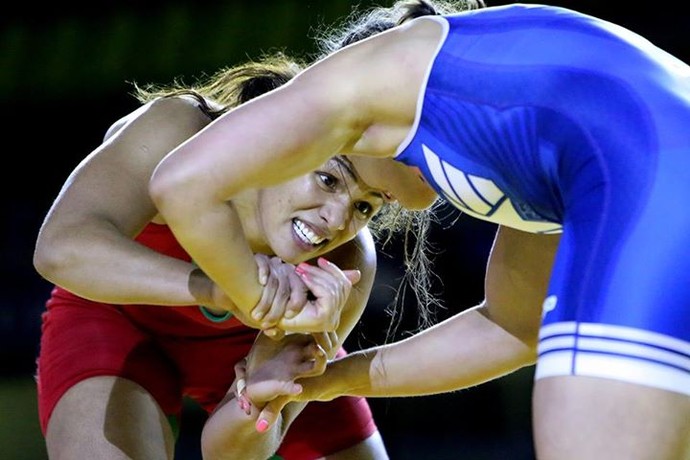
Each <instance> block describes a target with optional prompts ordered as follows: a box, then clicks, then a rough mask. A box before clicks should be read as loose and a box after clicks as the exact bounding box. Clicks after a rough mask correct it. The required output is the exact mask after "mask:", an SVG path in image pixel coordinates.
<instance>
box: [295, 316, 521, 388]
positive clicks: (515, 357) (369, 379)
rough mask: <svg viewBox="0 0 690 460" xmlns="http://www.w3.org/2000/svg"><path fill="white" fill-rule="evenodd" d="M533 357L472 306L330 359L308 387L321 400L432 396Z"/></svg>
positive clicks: (491, 376)
mask: <svg viewBox="0 0 690 460" xmlns="http://www.w3.org/2000/svg"><path fill="white" fill-rule="evenodd" d="M534 359H535V352H534V350H533V349H532V348H530V347H529V346H527V345H526V344H525V343H523V342H521V341H520V340H518V339H517V338H515V337H513V336H512V335H510V334H508V333H507V332H506V331H505V330H503V329H502V328H501V327H499V326H498V325H496V324H494V323H492V322H491V321H489V320H488V319H487V318H486V317H485V316H484V315H482V314H481V313H480V312H479V309H478V308H474V309H471V310H468V311H465V312H463V313H460V314H458V315H456V316H454V317H452V318H450V319H448V320H446V321H444V322H442V323H440V324H438V325H436V326H434V327H432V328H429V329H427V330H425V331H424V332H422V333H419V334H417V335H415V336H412V337H410V338H408V339H405V340H402V341H399V342H395V343H392V344H388V345H384V346H380V347H376V348H373V349H370V350H364V351H359V352H355V353H352V354H350V355H348V356H346V357H344V358H342V359H339V360H336V361H334V362H333V363H331V364H329V366H328V369H327V371H326V373H325V374H324V376H323V377H320V378H317V382H318V385H317V386H315V387H314V388H313V389H311V388H310V389H309V391H310V392H313V396H315V397H316V398H317V399H324V400H328V399H333V398H335V397H337V396H340V395H357V396H365V397H394V396H418V395H428V394H437V393H444V392H450V391H454V390H459V389H462V388H467V387H471V386H474V385H478V384H480V383H483V382H486V381H488V380H492V379H495V378H498V377H500V376H503V375H505V374H508V373H510V372H513V371H515V370H517V369H519V368H521V367H523V366H526V365H529V364H532V363H533V362H534ZM306 383H307V385H308V382H306ZM317 395H319V396H317Z"/></svg>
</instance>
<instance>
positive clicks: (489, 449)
mask: <svg viewBox="0 0 690 460" xmlns="http://www.w3.org/2000/svg"><path fill="white" fill-rule="evenodd" d="M487 3H488V5H490V6H494V5H500V4H505V3H512V2H506V1H491V0H488V2H487ZM551 3H552V4H556V5H559V6H566V7H571V8H577V9H580V10H581V11H583V12H586V13H590V14H594V15H596V16H600V17H603V18H604V19H608V20H612V21H614V22H617V23H619V24H621V25H624V26H627V27H630V28H632V29H633V30H636V31H638V32H640V33H642V34H643V35H645V36H647V37H648V38H649V39H651V40H652V41H653V42H655V43H657V44H658V45H660V46H662V47H663V48H665V49H666V50H668V51H670V52H671V53H673V54H675V55H676V56H678V57H679V58H681V59H683V60H685V61H689V60H690V41H688V40H687V36H688V33H689V32H690V20H689V19H688V16H687V15H686V14H685V13H682V12H681V6H680V4H673V5H672V4H670V3H669V4H659V5H656V6H655V5H653V4H650V3H640V2H635V3H632V2H631V3H628V2H618V1H616V2H610V1H609V2H601V1H593V0H583V1H565V0H562V1H555V2H551ZM374 4H382V5H389V4H390V2H386V1H383V0H381V1H380V2H372V1H362V2H361V3H359V5H360V6H363V7H366V6H371V5H374ZM354 6H355V4H354V3H353V2H349V1H343V0H322V1H319V0H259V1H240V0H228V1H225V2H220V1H214V0H195V1H191V0H169V1H166V2H164V1H160V0H144V1H136V2H135V1H133V0H119V1H112V0H102V1H100V2H94V3H92V4H86V5H84V4H83V2H71V1H63V2H51V3H48V4H44V5H40V6H39V5H38V4H36V3H32V2H29V3H23V2H18V3H13V4H8V5H5V6H4V7H3V11H2V14H1V15H0V101H1V103H2V112H3V117H2V119H3V128H4V129H3V133H4V136H5V139H6V140H7V141H8V142H7V143H6V146H5V159H6V160H7V163H6V168H5V171H6V173H7V174H6V175H5V179H4V180H3V190H4V195H5V201H4V202H5V204H4V205H3V206H4V208H5V211H4V212H3V216H4V222H3V225H2V226H1V227H0V232H1V233H0V234H1V235H2V239H1V244H2V251H1V253H2V258H3V260H2V264H1V268H0V269H1V270H2V276H1V279H2V280H3V281H2V283H3V284H2V295H1V296H0V304H1V305H0V458H2V459H4V460H43V459H45V458H46V455H45V448H44V446H43V438H42V436H41V434H40V430H39V428H38V421H37V410H36V401H35V385H34V381H33V373H34V370H35V369H34V365H35V358H36V355H37V352H38V342H39V333H40V315H41V312H42V310H43V304H44V301H45V299H46V297H47V295H48V293H49V290H50V287H51V286H50V285H49V284H48V283H47V282H45V281H44V280H42V279H41V278H40V277H39V276H38V275H37V274H36V273H35V272H34V270H33V267H32V263H31V260H32V251H33V244H34V240H35V238H36V233H37V231H38V228H39V225H40V223H41V221H42V219H43V216H44V215H45V213H46V211H47V210H48V208H49V206H50V204H51V202H52V200H53V199H54V197H55V196H56V195H57V193H58V191H59V189H60V186H61V184H62V183H63V181H64V180H65V178H66V177H67V175H68V174H69V172H70V171H71V170H72V169H73V168H74V167H75V166H76V165H77V163H78V162H79V161H80V159H81V158H82V157H84V156H85V155H86V154H87V153H88V152H89V151H90V150H92V149H93V148H94V147H96V146H97V145H98V144H99V142H100V139H101V138H102V136H103V134H104V132H105V130H106V129H107V128H108V126H109V125H110V123H112V122H113V121H114V120H115V119H117V118H119V117H120V116H122V115H124V114H125V113H127V112H129V111H130V110H132V109H133V108H135V107H136V105H137V104H136V102H135V100H134V99H133V98H132V97H131V96H130V95H129V92H130V91H131V89H132V86H131V82H133V81H136V82H138V83H148V82H153V83H169V82H170V81H172V80H173V79H174V78H178V77H182V78H183V79H184V80H185V81H191V80H192V79H193V78H194V77H197V76H201V75H203V74H207V73H212V72H214V71H215V70H216V69H218V68H220V67H222V66H226V65H232V64H235V63H238V62H240V61H244V60H245V59H247V58H251V57H257V56H258V55H259V54H261V53H264V52H272V51H277V50H286V51H288V52H290V53H291V54H293V55H298V56H304V57H308V56H309V55H310V53H313V52H314V51H315V48H314V47H313V45H312V44H311V41H310V39H311V38H313V37H314V36H315V34H316V31H317V30H319V29H320V28H321V27H322V25H323V24H333V23H335V22H337V21H338V20H339V19H341V18H343V17H344V16H346V15H347V14H348V13H350V11H351V9H352V8H353V7H354ZM441 217H442V218H441V220H440V221H439V222H438V223H437V224H435V225H434V227H433V229H432V232H431V236H432V243H433V245H434V247H435V248H436V250H437V255H436V256H435V267H436V270H437V273H438V274H439V275H440V282H439V283H438V284H437V288H438V292H439V293H440V295H441V298H442V300H443V301H444V304H445V309H443V310H440V311H439V313H438V319H439V320H440V319H443V318H445V317H447V316H449V315H451V314H453V313H456V312H458V311H461V310H463V309H465V308H467V307H470V306H472V305H474V304H476V303H477V302H479V301H480V300H481V299H482V296H483V287H482V278H483V271H484V268H485V262H486V256H487V253H488V250H489V248H490V245H491V241H492V237H493V232H494V230H495V227H494V226H493V225H491V224H486V223H482V222H477V221H473V220H471V219H468V218H464V217H462V216H458V214H457V213H454V212H452V211H451V210H449V209H446V208H444V209H442V212H441ZM451 226H452V227H453V229H452V231H449V228H450V227H451ZM380 267H381V270H380V273H379V284H378V286H377V288H376V290H375V294H374V296H373V298H372V301H371V305H370V306H369V308H368V311H367V313H366V314H365V316H364V318H363V321H362V322H361V324H360V326H359V327H358V329H357V330H356V331H355V332H354V334H353V336H352V337H351V338H350V339H349V340H348V347H349V348H350V349H356V348H359V347H367V346H370V345H374V344H378V343H382V342H383V341H384V339H385V331H386V330H387V328H388V325H389V323H390V318H389V317H388V316H387V315H386V314H385V313H384V310H385V309H386V308H387V307H388V305H389V303H390V301H391V299H392V294H393V290H394V288H395V287H396V286H397V283H398V278H399V276H400V274H401V273H402V272H401V268H400V254H399V251H398V250H396V249H395V247H394V246H389V247H387V248H386V250H385V252H382V255H381V262H380ZM403 306H404V307H405V309H404V313H402V315H403V316H402V317H401V318H402V319H401V321H400V327H399V328H398V332H397V335H396V338H401V337H405V336H407V335H409V333H410V332H411V331H413V330H414V328H415V326H416V324H417V323H416V315H415V311H414V310H415V309H414V304H412V303H411V302H406V303H405V304H404V305H403ZM443 352H444V350H442V349H440V350H438V353H443ZM452 364H456V365H462V363H452ZM410 366H414V363H413V362H411V363H410ZM532 371H533V369H532V368H527V369H523V370H521V371H519V372H517V373H515V374H512V375H510V376H507V377H504V378H503V379H500V380H497V381H494V382H490V383H487V384H484V385H481V386H479V387H475V388H472V389H468V390H464V391H461V392H457V393H453V394H448V395H441V396H433V397H424V398H408V399H377V400H372V401H371V404H372V408H373V409H374V412H375V415H376V418H377V421H378V424H379V427H380V429H381V432H382V433H383V436H384V438H385V440H386V443H387V445H388V448H389V451H390V454H391V457H392V459H394V460H401V459H434V460H443V459H472V460H481V459H506V458H510V459H516V460H522V459H524V460H528V459H531V458H533V457H534V454H533V450H532V444H531V427H530V389H531V383H532V382H531V379H532ZM187 406H188V407H187V411H186V413H185V418H184V420H183V427H182V435H181V438H180V441H179V445H178V448H177V450H178V458H179V459H181V460H196V459H198V458H200V456H199V453H198V432H199V429H200V426H201V424H202V423H203V419H204V415H203V413H202V412H201V411H200V410H199V409H198V408H196V407H195V406H194V405H193V404H191V403H188V404H187ZM336 429H337V427H336ZM75 460H82V459H75Z"/></svg>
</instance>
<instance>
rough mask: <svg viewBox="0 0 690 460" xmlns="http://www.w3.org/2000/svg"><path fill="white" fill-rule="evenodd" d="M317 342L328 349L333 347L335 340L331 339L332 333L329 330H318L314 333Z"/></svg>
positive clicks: (322, 347)
mask: <svg viewBox="0 0 690 460" xmlns="http://www.w3.org/2000/svg"><path fill="white" fill-rule="evenodd" d="M312 336H313V337H314V341H315V342H316V344H317V345H318V346H319V347H321V349H322V350H324V351H327V350H330V349H331V348H333V342H332V341H331V335H330V334H329V333H328V332H316V333H314V334H312Z"/></svg>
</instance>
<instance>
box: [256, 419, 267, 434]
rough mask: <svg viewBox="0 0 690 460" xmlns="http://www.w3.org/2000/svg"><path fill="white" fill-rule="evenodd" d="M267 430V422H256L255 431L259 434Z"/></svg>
mask: <svg viewBox="0 0 690 460" xmlns="http://www.w3.org/2000/svg"><path fill="white" fill-rule="evenodd" d="M267 429H268V421H266V420H264V419H261V420H259V421H258V422H256V431H258V432H259V433H263V432H264V431H266V430H267Z"/></svg>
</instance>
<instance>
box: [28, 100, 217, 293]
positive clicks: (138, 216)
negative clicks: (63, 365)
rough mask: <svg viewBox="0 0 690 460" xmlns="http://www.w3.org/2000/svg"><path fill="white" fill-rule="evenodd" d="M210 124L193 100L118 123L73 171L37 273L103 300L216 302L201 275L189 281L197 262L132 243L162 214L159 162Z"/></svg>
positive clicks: (165, 104) (53, 213)
mask: <svg viewBox="0 0 690 460" xmlns="http://www.w3.org/2000/svg"><path fill="white" fill-rule="evenodd" d="M208 123H209V119H208V118H207V117H206V116H204V115H203V114H202V113H201V111H200V110H198V108H197V107H196V106H195V105H194V104H193V103H191V102H190V101H186V100H182V99H174V98H173V99H160V100H157V101H154V102H152V103H150V104H147V105H146V106H143V107H141V108H139V109H138V110H136V111H134V112H133V113H131V114H130V115H129V116H127V117H126V118H123V119H121V120H119V121H118V122H116V123H115V124H114V125H113V127H112V128H111V129H109V130H108V134H107V136H106V140H105V141H104V142H103V144H101V145H100V146H99V147H98V148H96V149H95V150H94V151H93V152H92V153H91V154H90V155H89V156H88V157H86V158H85V159H84V160H83V161H82V162H81V163H80V164H79V165H78V166H77V167H76V168H75V170H74V171H73V172H72V173H71V175H70V176H69V178H68V179H67V181H66V182H65V184H64V185H63V187H62V189H61V190H60V192H59V194H58V196H57V198H56V199H55V201H54V202H53V204H52V206H51V208H50V210H49V212H48V213H47V216H46V218H45V220H44V222H43V224H42V226H41V229H40V231H39V234H38V238H37V241H36V246H35V252H34V266H35V268H36V270H37V271H38V272H39V273H40V274H41V275H42V276H43V277H44V278H46V279H47V280H49V281H51V282H53V283H55V284H57V285H59V286H62V287H64V288H65V289H68V290H70V291H72V292H74V293H75V294H77V295H79V296H82V297H84V298H87V299H91V300H95V301H100V302H107V303H114V304H128V303H139V304H151V305H172V306H174V305H190V304H195V303H204V304H211V303H210V302H211V301H212V299H211V298H209V295H210V292H211V290H212V286H213V284H212V282H211V281H210V279H208V278H207V277H205V276H203V275H198V276H196V275H195V276H191V278H190V274H191V272H192V271H193V270H194V268H195V267H194V266H193V265H192V264H191V263H188V262H185V261H183V260H179V259H176V258H173V257H168V256H166V255H163V254H160V253H158V252H156V251H153V250H151V249H149V248H147V247H146V246H144V245H142V244H139V243H137V242H136V241H134V237H135V236H136V235H137V234H138V233H139V232H140V231H141V230H142V229H143V228H144V226H145V225H146V224H148V223H149V222H150V221H151V220H152V219H153V218H154V217H155V216H156V214H157V211H156V208H155V206H154V204H153V202H152V201H151V199H150V198H149V195H148V180H149V178H150V176H151V173H152V172H153V169H154V167H155V166H156V165H157V164H158V162H159V161H160V160H161V159H162V158H163V157H164V156H165V155H166V154H167V153H168V152H169V151H170V150H172V149H173V148H174V147H176V146H177V145H179V144H180V143H181V142H183V141H184V140H185V139H187V138H188V137H190V136H192V135H193V134H194V133H196V132H197V131H199V130H200V129H201V128H202V127H203V126H205V125H206V124H208ZM190 281H191V283H190ZM190 288H191V289H190Z"/></svg>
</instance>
